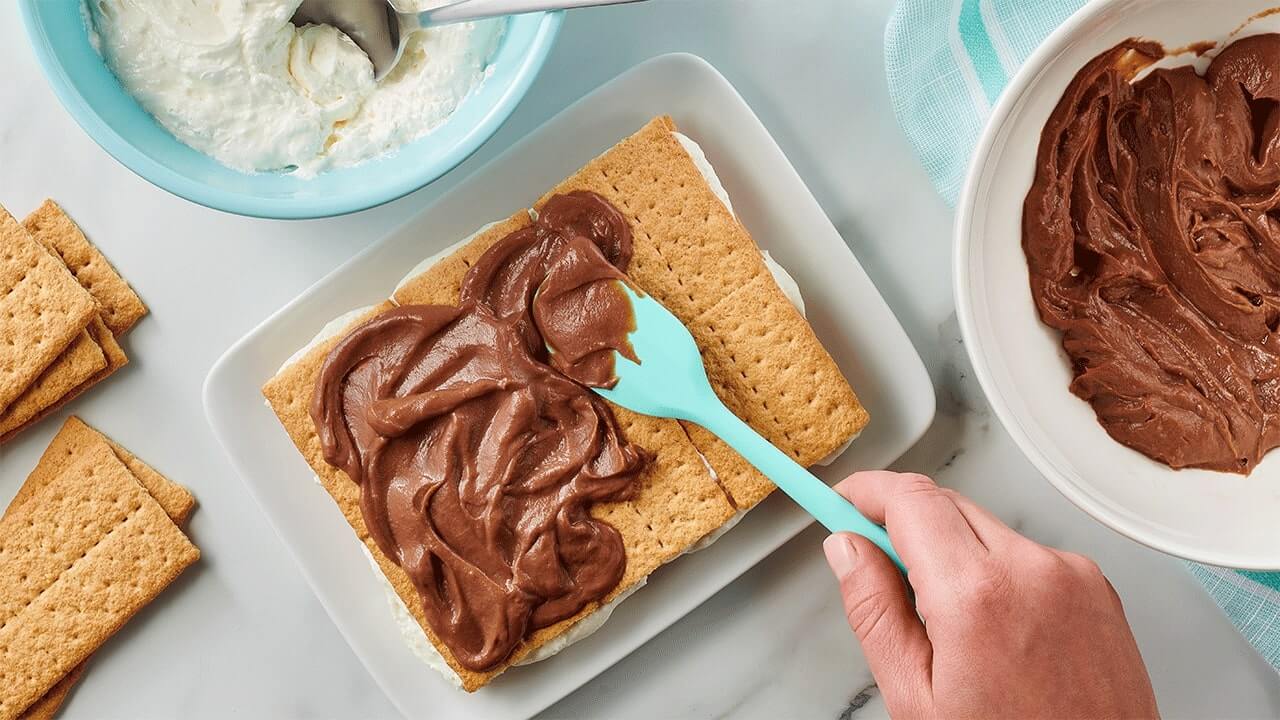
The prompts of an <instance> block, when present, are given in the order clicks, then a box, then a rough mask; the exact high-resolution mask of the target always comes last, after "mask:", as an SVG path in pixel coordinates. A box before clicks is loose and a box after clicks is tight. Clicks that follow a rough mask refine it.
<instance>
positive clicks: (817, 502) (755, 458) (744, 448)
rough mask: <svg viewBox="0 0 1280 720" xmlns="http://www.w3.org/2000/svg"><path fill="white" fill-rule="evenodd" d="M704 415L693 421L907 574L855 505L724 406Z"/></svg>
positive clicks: (835, 528)
mask: <svg viewBox="0 0 1280 720" xmlns="http://www.w3.org/2000/svg"><path fill="white" fill-rule="evenodd" d="M700 415H702V417H697V418H691V419H692V420H693V421H694V422H696V423H698V424H699V425H701V426H703V427H704V428H706V429H707V430H709V431H711V432H712V433H714V434H715V435H717V436H718V437H719V438H720V439H721V440H723V441H725V442H726V443H728V444H729V447H732V448H733V449H734V450H737V451H738V454H739V455H741V456H742V457H744V458H746V460H747V462H749V463H751V464H752V465H754V466H755V468H756V469H757V470H759V471H760V472H762V473H764V475H765V477H767V478H769V479H770V480H772V481H773V483H774V484H775V485H777V486H778V487H779V488H780V489H781V490H782V491H783V492H785V493H786V494H787V495H789V496H791V499H792V500H795V501H796V504H798V505H799V506H800V507H802V508H804V509H805V511H806V512H808V513H809V514H810V515H812V516H813V517H814V518H816V519H817V520H818V522H820V523H822V524H823V525H825V526H826V528H827V529H828V530H830V531H831V532H851V533H857V534H858V535H861V536H863V537H865V538H867V539H868V540H870V541H871V542H873V543H875V544H876V546H877V547H879V548H880V549H881V550H883V551H884V552H885V554H887V555H888V556H889V558H890V559H892V560H893V562H894V564H895V565H897V566H898V568H899V569H901V570H902V571H903V572H904V573H905V572H906V567H904V566H903V564H902V560H901V559H900V558H899V557H898V552H897V551H896V550H894V549H893V545H892V544H890V543H889V534H888V533H886V532H885V529H884V528H882V527H880V526H879V525H877V524H875V523H873V522H871V521H870V520H868V519H866V518H865V517H863V515H862V513H860V512H858V509H857V508H856V507H854V506H853V503H850V502H849V501H848V500H846V499H844V498H843V497H841V496H840V494H839V493H837V492H836V491H835V490H832V489H831V488H830V487H828V486H827V484H826V483H824V482H822V480H820V479H818V477H817V476H816V475H814V474H813V473H811V472H809V471H808V470H806V469H804V468H803V467H802V466H801V465H800V464H799V463H797V462H796V461H795V460H792V459H791V457H790V456H789V455H787V454H786V453H784V452H782V451H781V450H779V449H778V448H777V447H775V446H774V445H773V444H772V443H770V442H769V441H768V440H765V439H764V438H762V437H760V434H759V433H757V432H756V431H755V430H752V429H751V426H750V425H747V424H746V423H745V422H743V421H742V420H740V419H739V418H738V416H737V415H734V414H733V413H732V412H730V411H729V409H728V408H726V407H724V405H722V404H719V403H716V407H712V408H707V409H705V411H704V412H702V413H700Z"/></svg>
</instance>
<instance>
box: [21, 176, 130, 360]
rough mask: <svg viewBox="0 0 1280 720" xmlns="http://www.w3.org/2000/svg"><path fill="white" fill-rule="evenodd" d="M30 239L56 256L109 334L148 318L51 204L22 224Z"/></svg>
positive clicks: (108, 266)
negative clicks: (92, 304) (95, 308)
mask: <svg viewBox="0 0 1280 720" xmlns="http://www.w3.org/2000/svg"><path fill="white" fill-rule="evenodd" d="M22 225H23V227H24V228H26V230H27V232H29V233H31V236H32V237H34V238H35V239H36V240H38V241H40V242H41V243H42V244H43V245H44V246H45V247H46V248H48V249H49V251H50V252H52V253H54V254H55V255H57V256H58V258H59V259H61V260H62V262H63V263H65V264H66V266H67V268H68V269H69V270H70V271H71V274H73V275H74V276H75V278H76V280H78V281H79V282H80V284H81V285H82V286H83V287H84V288H85V289H86V290H88V291H89V294H90V295H92V296H93V298H94V300H96V301H97V302H98V304H99V305H100V306H101V308H102V318H103V320H104V321H106V324H107V327H108V328H110V329H111V334H113V335H116V336H117V337H118V336H120V335H123V334H124V333H126V332H128V331H129V329H130V328H132V327H133V326H134V324H135V323H137V322H138V320H140V319H142V317H143V316H144V315H146V314H147V306H146V305H144V304H142V299H141V298H139V297H138V294H137V293H136V292H134V291H133V288H132V287H130V286H129V283H128V281H127V280H125V279H124V278H123V277H121V276H120V273H118V272H116V270H115V268H113V267H112V266H111V262H110V261H108V260H107V258H106V256H105V255H103V254H102V251H100V250H99V249H98V248H97V247H95V246H94V245H93V243H91V242H89V239H88V238H87V237H85V235H84V232H83V231H82V230H81V229H80V226H78V225H76V223H75V221H74V220H72V219H71V216H69V215H67V213H66V211H64V210H63V209H62V208H61V207H59V205H58V204H57V203H56V202H54V201H53V200H45V201H44V204H42V205H41V206H40V207H39V208H37V209H36V210H35V211H34V212H32V213H31V214H30V215H28V216H27V217H26V219H24V220H23V221H22Z"/></svg>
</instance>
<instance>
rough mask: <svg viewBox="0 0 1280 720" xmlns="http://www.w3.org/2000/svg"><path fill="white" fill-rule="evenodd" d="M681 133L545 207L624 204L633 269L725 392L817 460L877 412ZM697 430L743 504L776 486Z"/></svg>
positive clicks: (595, 165)
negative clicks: (591, 200)
mask: <svg viewBox="0 0 1280 720" xmlns="http://www.w3.org/2000/svg"><path fill="white" fill-rule="evenodd" d="M675 129H676V128H675V123H674V122H672V120H671V119H670V118H668V117H660V118H656V119H655V120H653V121H651V122H650V123H649V124H648V125H646V126H645V127H644V128H643V129H641V130H640V131H639V132H637V133H636V134H635V135H632V136H631V137H629V138H627V139H625V140H623V141H622V142H620V143H618V144H617V145H615V146H614V147H613V148H612V149H610V150H609V151H607V152H605V153H604V154H603V155H600V156H599V157H597V158H596V159H594V160H592V161H591V162H590V163H588V164H587V165H586V166H585V167H584V168H583V169H582V170H580V171H579V172H578V173H577V174H575V175H574V176H572V177H570V178H569V179H567V180H565V181H564V182H563V183H561V184H560V185H559V186H557V187H556V188H554V189H553V190H551V191H550V192H549V193H547V194H546V195H545V196H544V197H543V198H542V200H541V201H539V203H538V206H541V205H542V204H543V203H545V202H546V201H547V200H548V199H550V198H551V196H553V195H557V194H561V193H568V192H573V191H575V190H589V191H592V192H595V193H597V194H599V195H600V196H602V197H604V198H605V199H606V200H608V201H609V202H611V203H613V205H614V206H615V207H617V208H618V209H619V210H620V211H622V213H623V215H624V216H626V218H627V220H628V221H629V222H630V223H631V226H632V232H633V234H634V237H635V241H634V248H635V255H634V257H633V259H632V262H631V266H630V268H628V270H627V274H628V275H629V276H630V277H631V279H632V280H633V281H634V282H635V283H636V284H637V285H638V286H639V287H640V288H641V289H643V290H644V291H645V292H647V293H649V294H650V295H652V296H653V297H654V298H656V299H657V300H658V301H659V302H661V303H662V304H663V305H665V306H666V307H667V309H669V310H671V312H672V313H673V314H675V315H676V317H678V318H680V320H681V321H682V322H683V323H684V324H685V325H686V326H687V327H688V328H689V332H690V333H691V334H692V335H693V338H694V340H695V341H696V342H697V344H698V347H699V349H700V350H701V351H702V356H703V361H704V363H705V364H706V366H707V375H708V377H709V378H710V380H711V385H712V387H713V388H714V389H715V391H716V394H717V395H718V396H719V397H720V398H721V400H723V401H724V402H725V404H726V405H727V406H728V407H729V409H730V410H733V412H734V413H735V414H737V415H738V416H739V417H740V418H742V419H743V420H744V421H745V422H746V423H747V424H749V425H751V426H752V428H754V429H755V430H756V431H757V432H759V433H760V434H761V435H763V436H764V437H765V438H767V439H768V440H769V441H770V442H772V443H773V444H774V445H776V446H778V447H779V448H781V449H782V450H783V451H785V452H787V453H789V454H790V455H791V456H792V457H794V458H795V459H796V461H797V462H799V463H800V464H802V465H812V464H813V463H815V462H817V461H818V460H821V459H822V458H824V457H826V456H827V455H829V454H830V453H831V452H832V451H834V450H836V449H837V448H839V447H840V446H841V445H843V444H844V443H845V442H846V441H847V440H848V439H849V438H851V437H853V436H855V435H856V434H857V433H858V432H860V431H861V430H862V428H863V427H864V426H866V424H867V422H868V421H869V419H870V418H869V415H868V413H867V411H866V409H865V408H864V407H863V406H862V404H861V403H860V402H859V401H858V397H857V395H856V394H855V393H854V391H853V388H851V387H850V386H849V382H848V381H847V380H845V378H844V375H843V374H842V373H841V372H840V368H839V367H838V366H837V365H836V363H835V361H834V360H832V358H831V355H830V354H829V353H827V351H826V349H825V348H823V346H822V343H821V342H820V341H819V340H818V338H817V336H816V335H815V334H814V332H813V329H812V328H811V327H810V326H809V323H808V322H807V321H805V319H804V317H803V316H802V315H800V313H799V312H798V311H797V310H796V309H795V306H794V305H793V304H792V303H791V301H790V300H789V299H788V298H787V296H786V294H785V293H783V291H782V289H781V288H780V287H778V284H777V282H776V281H774V279H773V276H772V275H771V274H770V273H769V270H768V267H767V266H766V265H765V263H764V258H763V256H762V255H761V253H760V249H759V247H758V246H757V245H756V243H755V241H754V240H752V238H751V235H750V234H749V233H748V232H747V229H746V228H745V227H743V225H742V224H741V223H740V222H738V220H737V218H735V217H734V215H733V214H732V213H731V212H729V210H728V209H727V208H726V207H725V206H724V204H723V203H722V202H721V201H720V199H719V198H718V197H716V195H715V193H713V192H712V191H711V188H710V187H709V186H708V185H707V183H706V180H705V179H704V178H703V176H702V174H701V172H699V170H698V167H697V166H696V165H695V164H694V163H693V160H692V159H691V158H690V157H689V155H688V153H687V152H686V151H685V149H684V147H683V146H681V145H680V143H679V141H678V140H676V138H675V136H674V135H673V134H672V133H673V132H674V131H675ZM686 427H687V428H692V426H691V425H689V424H686ZM691 435H692V436H693V437H694V444H695V445H696V446H697V447H698V449H699V450H700V451H701V452H702V454H703V456H705V457H706V458H707V460H708V462H709V463H710V464H711V466H712V468H714V469H715V471H716V474H717V476H718V477H719V478H720V481H721V483H723V485H724V487H725V488H726V490H727V492H729V493H730V495H731V496H732V497H733V500H734V503H735V505H737V506H738V507H739V508H742V509H747V508H750V507H752V506H754V505H755V504H756V503H757V502H759V501H760V500H761V499H763V498H764V497H765V496H766V495H768V493H769V492H770V491H771V490H772V488H773V485H772V483H770V482H769V481H768V480H767V479H766V478H764V476H763V475H761V474H760V473H759V472H757V471H756V470H755V469H754V468H752V467H750V466H749V465H747V464H746V463H745V461H741V459H740V458H737V454H736V453H734V452H733V451H732V450H730V449H729V448H728V447H727V446H725V445H723V443H721V442H720V440H718V439H716V438H715V437H714V436H712V435H711V434H710V433H697V432H691ZM735 458H737V459H735Z"/></svg>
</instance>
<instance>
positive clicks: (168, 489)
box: [0, 415, 195, 720]
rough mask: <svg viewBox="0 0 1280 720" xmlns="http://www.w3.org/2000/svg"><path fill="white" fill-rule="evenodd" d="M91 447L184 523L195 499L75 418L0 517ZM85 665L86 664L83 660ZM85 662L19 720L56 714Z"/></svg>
mask: <svg viewBox="0 0 1280 720" xmlns="http://www.w3.org/2000/svg"><path fill="white" fill-rule="evenodd" d="M94 447H105V448H107V449H109V450H111V452H112V453H113V454H114V455H115V456H116V458H117V459H118V460H120V461H121V462H122V463H124V465H125V467H126V468H128V469H129V472H130V473H132V475H133V477H134V479H135V480H137V481H138V482H139V483H141V484H142V486H143V487H144V488H145V489H146V490H147V492H148V493H149V494H150V495H151V497H153V498H155V499H156V502H158V503H159V504H160V506H161V508H163V509H164V512H165V514H166V515H168V516H169V519H170V520H172V521H173V522H174V524H176V525H178V526H179V527H181V526H183V525H185V524H186V522H187V519H188V518H189V517H190V516H191V511H192V510H193V509H194V508H195V498H194V497H192V495H191V493H190V492H188V491H187V489H186V488H184V487H183V486H181V485H179V484H177V483H175V482H173V481H171V480H169V479H168V478H166V477H165V476H163V475H161V474H160V473H158V472H156V471H155V470H153V469H152V468H151V467H150V466H149V465H147V464H146V463H144V462H142V461H141V460H139V459H138V458H137V457H136V456H135V455H134V454H133V453H131V452H129V451H128V450H126V449H124V448H123V447H121V446H120V445H118V444H117V443H116V442H115V441H113V440H111V439H110V438H108V437H107V436H106V435H103V434H102V433H100V432H98V431H97V430H95V429H93V428H92V427H90V426H89V425H88V424H87V423H85V422H84V421H83V420H81V419H80V418H78V417H75V416H74V415H73V416H71V417H70V418H68V419H67V421H66V422H65V423H63V425H62V429H60V430H59V431H58V434H57V435H55V436H54V438H53V441H52V442H50V443H49V447H48V448H46V449H45V451H44V454H43V455H41V456H40V460H39V462H37V463H36V466H35V468H34V469H33V470H32V471H31V474H29V475H28V476H27V480H26V482H24V483H23V484H22V487H21V488H19V489H18V493H17V494H16V495H15V496H14V498H13V500H12V501H11V502H10V503H9V507H8V508H6V509H5V512H4V516H3V518H0V520H2V519H4V518H8V517H9V516H10V515H11V514H13V513H15V512H16V511H17V509H18V508H19V507H22V506H23V505H24V504H26V502H27V501H28V500H30V499H31V498H33V497H35V496H36V495H37V494H38V493H39V492H40V491H41V490H43V489H44V488H45V487H47V486H48V485H49V484H51V483H52V482H53V481H54V480H56V479H57V478H58V476H59V475H60V474H61V473H62V472H64V471H65V470H67V469H68V468H69V467H70V466H71V465H72V464H74V463H75V462H76V460H77V459H78V458H80V457H81V456H82V455H83V454H85V452H86V451H87V450H88V449H90V448H94ZM86 662H87V661H86ZM84 668H85V663H81V664H80V665H78V666H76V667H75V668H74V669H73V670H71V671H70V672H69V673H67V675H66V677H64V678H62V680H59V681H58V684H57V685H54V686H53V688H51V689H50V690H49V692H47V693H45V694H44V696H42V697H41V698H40V699H39V700H37V701H36V702H35V703H34V704H33V705H32V706H31V707H29V708H27V709H26V711H25V712H23V713H22V715H21V720H46V719H47V718H52V717H53V716H54V714H56V713H57V711H58V708H60V707H61V706H62V703H63V702H65V701H66V698H67V696H68V695H69V694H70V693H71V688H72V687H73V686H74V685H75V684H76V682H77V681H78V680H79V679H80V676H81V675H83V674H84Z"/></svg>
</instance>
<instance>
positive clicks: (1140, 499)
mask: <svg viewBox="0 0 1280 720" xmlns="http://www.w3.org/2000/svg"><path fill="white" fill-rule="evenodd" d="M1276 4H1277V2H1276V0H1213V1H1212V2H1206V1H1204V0H1094V2H1092V3H1089V4H1088V5H1086V6H1085V7H1084V8H1083V9H1082V10H1080V11H1079V12H1078V13H1076V14H1075V15H1074V16H1072V17H1071V19H1070V20H1068V21H1067V22H1066V23H1065V24H1064V25H1062V27H1060V28H1058V30H1056V31H1055V32H1054V33H1053V34H1052V35H1050V36H1049V38H1048V39H1047V40H1046V41H1045V42H1044V44H1043V45H1041V46H1040V48H1039V49H1037V50H1036V51H1035V52H1034V53H1033V54H1032V55H1031V57H1030V58H1028V60H1027V63H1026V64H1025V65H1024V66H1023V67H1022V69H1021V70H1020V71H1019V72H1018V73H1017V75H1016V76H1015V77H1014V78H1013V80H1012V82H1011V83H1010V84H1009V86H1008V88H1007V89H1006V90H1005V92H1004V95H1003V96H1002V97H1001V98H1000V101H999V103H998V104H997V105H996V107H995V108H994V109H993V111H992V115H991V119H990V122H989V124H988V126H987V128H986V131H985V132H984V134H983V136H982V139H981V141H980V142H979V144H978V148H977V150H976V152H975V154H974V157H973V162H972V164H971V166H970V168H969V175H968V180H967V182H966V184H965V189H964V192H963V194H962V196H961V199H960V204H959V206H958V212H957V217H956V229H955V232H956V237H955V287H956V306H957V312H958V314H959V318H960V327H961V330H962V332H963V334H964V339H965V344H966V346H967V348H968V352H969V356H970V358H971V359H972V361H973V365H974V369H975V371H976V374H977V376H978V380H979V381H980V382H981V384H982V387H983V389H984V390H985V391H986V393H987V397H988V398H989V399H990V401H991V405H992V407H993V408H994V409H995V412H996V415H997V416H998V417H999V418H1000V421H1001V422H1002V423H1003V424H1004V426H1005V428H1006V429H1007V430H1008V431H1009V433H1010V434H1011V435H1012V436H1013V438H1014V439H1015V440H1016V441H1017V443H1018V445H1019V446H1020V447H1021V448H1022V451H1023V452H1024V453H1026V455H1027V457H1028V458H1030V459H1031V461H1032V462H1033V463H1034V464H1035V465H1036V467H1037V468H1038V469H1039V470H1040V471H1041V472H1042V473H1044V475H1045V477H1047V478H1048V479H1049V481H1050V482H1052V483H1053V484H1054V485H1055V486H1056V487H1057V488H1058V490H1060V491H1061V492H1062V493H1063V494H1064V495H1066V496H1067V498H1068V499H1070V500H1071V501H1072V502H1073V503H1075V504H1076V505H1078V506H1079V507H1080V508H1081V509H1083V510H1084V511H1085V512H1087V513H1089V514H1090V515H1092V516H1093V517H1095V518H1097V519H1098V520H1099V521H1101V522H1102V523H1104V524H1106V525H1107V526H1109V527H1111V528H1113V529H1115V530H1117V531H1119V532H1120V533H1123V534H1124V535H1127V536H1128V537H1130V538H1133V539H1134V540H1137V541H1138V542H1141V543H1143V544H1145V545H1149V546H1151V547H1153V548H1156V549H1158V550H1162V551H1164V552H1167V553H1171V554H1173V555H1178V556H1181V557H1184V558H1188V559H1191V560H1196V561H1200V562H1205V563H1210V564H1214V565H1222V566H1227V567H1236V568H1247V569H1255V570H1274V569H1280V451H1278V452H1273V453H1271V454H1270V455H1269V456H1267V458H1266V459H1265V460H1264V461H1263V462H1262V463H1261V464H1260V465H1259V466H1258V467H1257V468H1256V469H1255V470H1254V472H1253V474H1252V475H1250V476H1249V477H1241V476H1237V475H1230V474H1224V473H1214V472H1207V471H1199V470H1182V471H1175V470H1171V469H1169V468H1168V467H1166V466H1164V465H1161V464H1159V463H1156V462H1155V461H1152V460H1149V459H1148V458H1146V457H1145V456H1143V455H1141V454H1140V453H1138V452H1136V451H1133V450H1130V449H1128V448H1126V447H1124V446H1122V445H1120V444H1119V443H1117V442H1115V441H1114V440H1112V439H1111V438H1110V436H1108V435H1107V434H1106V432H1105V431H1103V429H1102V426H1101V425H1099V424H1098V422H1097V420H1096V418H1095V416H1094V413H1093V410H1092V408H1090V407H1089V405H1088V404H1086V403H1085V402H1084V401H1083V400H1080V399H1079V398H1077V397H1075V396H1074V395H1072V394H1071V393H1070V392H1069V391H1068V389H1067V385H1068V383H1069V382H1070V380H1071V370H1070V366H1069V363H1068V361H1067V357H1066V354H1065V353H1064V352H1063V350H1062V345H1061V341H1060V337H1059V334H1058V333H1057V332H1056V331H1053V330H1051V329H1050V328H1048V327H1046V326H1044V325H1042V324H1041V323H1040V321H1039V319H1038V318H1037V316H1036V313H1035V307H1034V304H1033V302H1032V299H1031V291H1030V287H1029V282H1028V275H1027V264H1026V259H1025V257H1024V256H1023V252H1022V231H1021V222H1022V202H1023V198H1024V197H1025V196H1026V193H1027V190H1028V188H1029V187H1030V186H1031V181H1032V177H1033V174H1034V163H1035V155H1036V146H1037V143H1038V142H1039V139H1040V132H1041V130H1042V129H1043V127H1044V122H1045V120H1046V119H1047V118H1048V117H1049V113H1050V112H1051V111H1052V110H1053V107H1054V106H1055V105H1056V104H1057V101H1058V99H1059V98H1060V97H1061V96H1062V92H1063V91H1064V90H1065V89H1066V86H1067V84H1068V82H1070V80H1071V78H1072V77H1074V76H1075V74H1076V72H1078V71H1079V70H1080V68H1082V67H1083V66H1084V65H1085V63H1086V62H1088V61H1089V60H1090V59H1092V58H1093V57H1095V56H1096V55H1098V54H1099V53H1101V52H1102V51H1104V50H1106V49H1107V48H1110V47H1112V46H1113V45H1115V44H1116V43H1118V42H1120V41H1121V40H1123V39H1125V38H1127V37H1131V36H1141V37H1147V38H1152V39H1155V40H1159V41H1160V42H1162V43H1164V44H1165V47H1171V48H1173V47H1183V46H1186V45H1188V44H1190V43H1193V42H1197V41H1201V40H1213V41H1221V40H1223V39H1226V38H1227V37H1228V36H1229V35H1230V34H1231V32H1232V31H1233V30H1235V29H1236V28H1238V27H1239V26H1240V24H1241V23H1243V22H1244V21H1245V20H1247V19H1249V18H1250V17H1251V16H1253V15H1254V14H1255V13H1260V12H1263V11H1265V10H1268V9H1270V8H1272V7H1274V6H1275V5H1276ZM1261 32H1280V16H1277V15H1273V16H1270V17H1266V18H1262V19H1259V20H1257V21H1256V22H1253V23H1251V24H1250V25H1248V26H1247V27H1246V28H1245V29H1244V30H1243V31H1242V32H1241V34H1240V35H1239V37H1243V36H1245V35H1253V34H1258V33H1261ZM1205 62H1207V61H1205Z"/></svg>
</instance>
